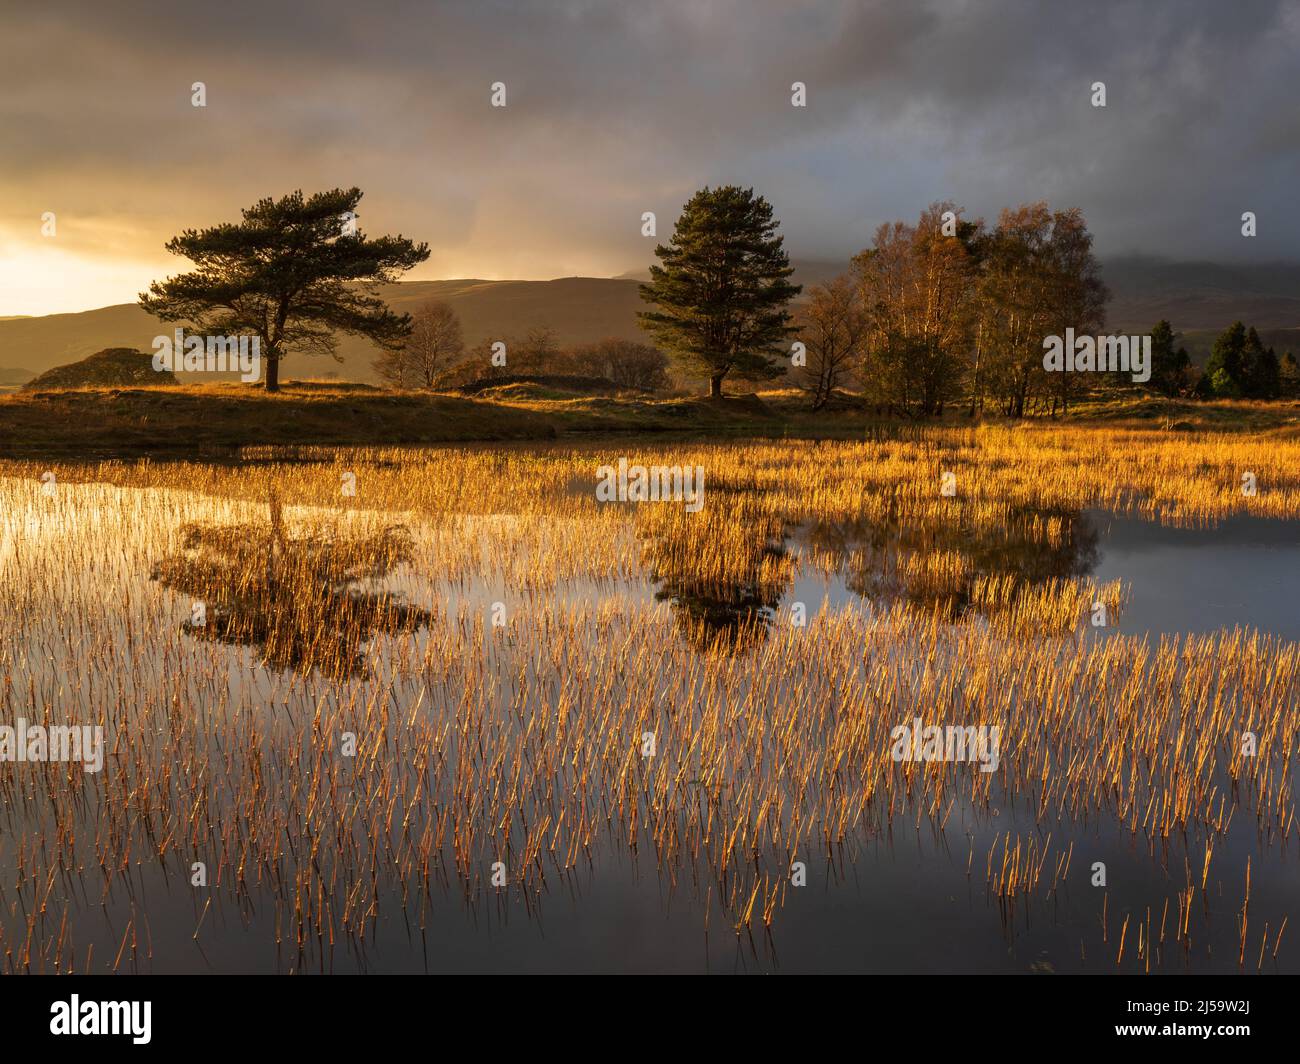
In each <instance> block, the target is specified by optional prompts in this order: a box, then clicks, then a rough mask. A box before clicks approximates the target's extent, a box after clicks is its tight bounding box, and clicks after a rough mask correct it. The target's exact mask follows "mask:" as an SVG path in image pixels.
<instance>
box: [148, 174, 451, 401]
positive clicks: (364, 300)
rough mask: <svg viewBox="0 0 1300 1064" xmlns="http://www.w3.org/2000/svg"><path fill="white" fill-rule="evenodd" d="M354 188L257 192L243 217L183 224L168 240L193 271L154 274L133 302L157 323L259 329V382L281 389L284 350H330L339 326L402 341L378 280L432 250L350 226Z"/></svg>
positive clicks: (403, 329) (402, 318)
mask: <svg viewBox="0 0 1300 1064" xmlns="http://www.w3.org/2000/svg"><path fill="white" fill-rule="evenodd" d="M361 195H362V193H361V190H360V189H359V188H352V189H346V190H344V189H339V188H336V189H333V190H332V191H329V192H318V193H316V194H315V195H313V196H311V197H310V198H304V197H303V194H302V192H301V191H298V192H294V193H291V194H290V195H288V196H285V197H284V198H282V199H278V200H272V199H263V200H259V201H258V202H257V203H256V204H254V205H253V206H252V207H249V208H248V209H246V210H245V211H243V212H242V213H243V221H242V222H227V223H225V224H223V225H218V226H214V227H213V228H211V229H203V230H194V229H187V230H185V232H183V233H181V235H180V236H177V237H173V238H172V239H171V240H170V241H168V243H167V245H166V247H167V250H168V251H170V252H171V253H172V254H173V255H181V256H183V257H184V258H187V259H189V260H190V261H192V262H193V263H194V264H195V265H196V266H197V267H198V269H196V270H194V271H193V272H191V273H186V274H181V275H180V276H179V277H169V278H168V279H167V280H166V281H155V282H154V283H153V284H152V285H150V286H149V291H148V292H142V293H140V306H141V307H143V308H144V309H145V310H146V311H148V313H150V314H152V315H154V316H155V317H158V318H161V319H162V320H163V321H187V322H190V323H191V325H192V327H193V328H195V329H198V330H202V331H204V332H207V333H212V334H217V335H222V336H236V335H240V334H246V335H251V336H256V337H258V338H259V340H260V341H261V354H262V360H263V362H264V363H265V365H266V390H267V391H268V392H275V391H279V387H280V377H279V369H280V359H282V358H283V357H284V356H285V354H286V353H288V352H289V351H305V352H308V353H311V354H330V355H332V354H333V353H334V351H335V349H336V347H337V345H338V341H337V339H336V338H335V335H334V334H335V333H336V332H344V333H350V334H352V335H354V336H364V337H367V338H369V339H370V340H372V341H374V342H375V343H376V344H378V345H379V346H380V347H382V348H390V349H391V348H393V347H396V346H399V345H400V344H401V342H402V341H403V340H404V339H405V338H406V336H407V335H408V334H409V332H410V328H411V318H410V315H408V314H394V313H393V312H392V311H391V310H389V309H388V306H387V305H386V304H385V303H384V301H383V300H382V299H379V298H378V297H377V296H376V295H375V294H374V289H375V286H376V285H378V284H387V283H391V282H392V281H395V280H396V279H397V275H398V274H399V273H402V272H403V271H405V270H409V269H410V268H411V267H413V266H415V265H417V264H419V263H421V262H423V261H424V260H425V259H427V258H428V257H429V246H428V245H427V244H414V243H412V242H411V241H409V240H407V239H405V238H404V237H402V236H382V237H378V238H377V239H374V240H370V239H367V238H366V237H365V236H363V235H362V233H361V231H360V230H359V229H357V228H356V227H355V224H354V223H355V219H356V208H357V204H358V203H359V202H360V201H361Z"/></svg>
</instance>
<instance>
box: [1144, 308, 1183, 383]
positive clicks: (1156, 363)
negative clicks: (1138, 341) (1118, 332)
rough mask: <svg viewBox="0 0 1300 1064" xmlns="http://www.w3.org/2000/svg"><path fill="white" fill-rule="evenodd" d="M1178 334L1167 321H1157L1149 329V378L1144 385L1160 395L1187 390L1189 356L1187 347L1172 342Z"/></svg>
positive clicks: (1176, 339) (1174, 341) (1175, 340)
mask: <svg viewBox="0 0 1300 1064" xmlns="http://www.w3.org/2000/svg"><path fill="white" fill-rule="evenodd" d="M1177 341H1178V335H1177V333H1175V332H1174V330H1173V326H1171V325H1170V324H1169V322H1167V321H1163V320H1161V321H1158V322H1156V324H1155V326H1154V327H1153V328H1152V329H1151V379H1150V380H1149V381H1148V382H1147V384H1146V387H1148V388H1150V389H1151V390H1152V391H1157V392H1159V393H1160V394H1161V395H1167V396H1171V397H1172V396H1176V395H1182V394H1183V393H1184V392H1185V391H1187V387H1188V372H1189V370H1190V369H1191V365H1192V360H1191V356H1189V355H1188V354H1187V348H1185V347H1179V348H1177V350H1175V348H1174V344H1175V343H1177Z"/></svg>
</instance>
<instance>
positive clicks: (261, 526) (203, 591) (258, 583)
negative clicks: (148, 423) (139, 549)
mask: <svg viewBox="0 0 1300 1064" xmlns="http://www.w3.org/2000/svg"><path fill="white" fill-rule="evenodd" d="M268 509H269V518H268V520H267V521H266V522H248V523H243V524H216V523H209V522H204V523H195V524H187V525H184V526H182V527H181V529H180V530H179V531H180V535H181V550H180V551H179V552H178V553H176V554H173V555H171V556H169V557H167V558H165V559H163V561H161V562H159V563H158V564H156V565H155V566H154V568H153V572H152V574H151V576H152V578H153V579H155V580H157V581H159V582H160V583H162V584H163V585H164V586H166V587H168V588H171V589H172V590H175V591H181V592H184V593H186V594H188V595H191V596H193V597H194V598H195V600H196V601H197V602H198V603H201V604H202V608H201V610H200V611H198V613H197V615H196V616H194V617H192V618H191V620H189V621H186V622H185V623H184V624H182V625H181V629H182V631H184V632H185V633H186V634H187V635H190V636H193V637H195V638H198V639H212V640H216V641H218V642H221V643H226V644H233V645H238V646H256V647H258V648H260V650H261V652H262V659H263V663H264V664H267V665H270V666H272V667H274V668H281V669H286V668H292V669H298V670H301V671H304V672H306V671H310V670H312V669H316V670H318V671H319V672H321V673H322V674H323V675H325V676H327V677H329V678H331V679H335V680H341V679H344V678H346V677H348V676H355V675H362V674H364V673H365V671H366V668H365V658H364V655H363V650H364V646H365V644H366V643H368V641H369V640H370V639H371V638H372V637H373V636H374V635H376V634H379V633H384V634H396V633H398V632H403V631H412V630H414V629H416V628H421V627H424V626H426V625H428V624H429V623H430V621H431V620H432V619H433V618H432V615H431V614H430V613H428V611H426V610H423V609H420V608H419V607H416V606H411V605H408V604H406V603H404V602H403V601H402V600H401V597H400V596H398V595H396V594H395V593H393V592H390V591H387V590H384V589H382V588H378V587H376V586H375V584H376V582H377V581H380V580H382V579H383V578H384V577H386V576H387V575H389V574H390V573H391V572H392V571H393V570H394V569H395V568H396V567H397V566H398V565H400V564H402V563H404V562H408V561H410V559H411V555H412V542H411V536H410V533H409V532H408V531H407V530H406V528H404V527H403V526H400V525H394V526H390V527H388V528H385V529H383V530H382V531H380V532H378V533H375V534H372V535H364V536H348V535H344V534H341V533H339V532H338V531H336V530H328V531H318V532H305V533H302V534H297V535H290V534H289V533H288V532H287V531H286V530H285V527H284V520H283V515H282V508H281V504H280V501H279V499H278V497H276V496H274V495H273V496H272V497H271V499H270V501H269V504H268Z"/></svg>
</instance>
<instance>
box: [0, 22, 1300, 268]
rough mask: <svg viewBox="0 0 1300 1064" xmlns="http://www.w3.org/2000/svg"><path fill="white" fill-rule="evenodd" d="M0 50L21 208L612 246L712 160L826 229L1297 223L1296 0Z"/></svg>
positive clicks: (619, 251) (815, 249)
mask: <svg viewBox="0 0 1300 1064" xmlns="http://www.w3.org/2000/svg"><path fill="white" fill-rule="evenodd" d="M0 50H2V52H3V60H4V61H3V63H2V64H0V89H2V90H3V91H0V151H2V152H3V158H4V169H3V171H0V182H2V183H3V191H4V194H5V197H6V202H7V204H8V207H7V210H4V211H3V212H0V220H3V221H4V222H11V220H12V218H13V217H15V216H21V217H29V216H30V215H31V212H32V211H36V213H37V214H39V212H40V211H41V210H44V209H47V207H48V205H49V204H50V203H52V202H57V203H58V204H59V205H60V206H61V207H62V208H63V209H64V210H65V211H67V212H70V213H72V214H74V215H76V214H81V215H83V216H87V217H99V218H102V219H115V220H117V221H118V222H120V221H121V220H122V219H127V220H128V222H129V224H127V225H125V227H124V226H123V225H122V224H113V225H105V226H103V227H101V228H100V229H98V230H95V231H96V232H99V233H100V234H101V236H100V237H99V238H97V239H101V240H103V239H107V238H106V237H104V236H102V234H105V233H112V234H115V236H114V237H113V239H114V240H116V241H119V242H120V241H121V240H127V239H134V238H133V237H130V236H124V235H123V234H124V233H126V234H138V241H139V243H138V247H139V248H140V249H144V248H156V247H158V246H160V245H161V243H162V241H163V240H165V239H166V237H167V236H169V235H171V232H173V231H174V230H175V228H176V227H177V226H178V225H182V224H185V225H188V224H195V225H197V224H205V223H209V222H211V221H214V220H216V219H218V218H224V217H227V216H230V215H232V214H233V213H234V211H235V210H236V209H237V208H238V207H240V206H243V205H246V204H247V203H248V202H251V201H252V200H253V199H255V198H257V197H260V196H263V195H270V194H280V193H283V192H285V191H287V190H289V189H291V188H296V187H303V188H306V189H313V188H318V187H324V186H327V185H334V184H359V185H361V186H362V187H363V188H364V189H365V190H366V192H367V198H366V201H365V202H364V204H363V207H364V208H365V210H366V215H365V217H364V218H363V223H364V224H365V225H366V227H367V228H369V229H371V230H376V231H377V230H379V229H384V230H399V229H400V230H401V231H402V232H404V233H406V234H408V235H412V236H416V237H418V238H420V239H426V240H428V241H429V242H430V243H431V244H433V245H434V247H435V249H436V252H435V258H434V259H433V260H432V261H431V263H430V266H429V271H428V272H430V273H431V274H437V273H445V272H447V270H455V269H457V268H460V264H469V266H468V267H466V268H465V269H462V272H468V270H470V269H472V270H475V271H477V272H479V273H487V272H489V270H490V271H491V272H492V273H495V274H498V275H508V274H514V275H521V274H531V275H534V276H540V275H553V274H555V273H559V272H577V271H583V272H599V271H601V270H605V271H606V272H612V271H615V270H618V269H622V268H625V267H628V266H633V265H636V264H639V263H643V262H645V261H646V260H647V259H648V258H649V255H650V246H651V242H649V241H646V240H643V239H642V238H641V237H640V236H639V234H638V228H639V224H640V213H641V211H643V210H654V211H656V212H658V213H659V217H660V224H661V227H662V228H661V233H662V232H663V231H666V229H667V228H668V227H669V226H670V225H671V221H672V219H673V217H674V216H675V213H676V211H677V209H678V208H679V207H680V205H681V203H682V202H683V201H684V200H685V199H686V198H687V196H689V194H690V193H691V192H692V191H693V190H694V189H695V188H697V187H699V186H700V185H703V184H705V183H716V182H719V181H734V182H743V183H745V184H748V185H754V186H755V187H757V188H758V189H759V190H760V191H763V192H764V193H765V194H767V195H768V196H769V198H771V199H772V200H773V202H774V203H775V205H776V207H777V213H778V215H779V216H780V217H781V219H782V221H783V226H784V230H785V232H786V233H787V237H788V244H789V245H790V246H791V248H792V250H794V251H795V253H796V254H799V255H802V256H805V257H823V258H831V257H836V258H839V257H845V256H847V255H848V254H849V253H851V252H852V251H854V250H856V249H857V248H859V247H861V246H862V245H864V244H865V243H866V242H867V241H868V240H869V239H870V235H871V233H872V231H873V230H874V228H875V226H876V225H878V224H879V223H880V222H882V221H886V220H889V219H892V218H895V217H909V218H910V217H915V215H916V214H917V213H918V211H919V210H920V208H921V207H923V206H924V205H925V204H926V203H927V202H929V201H930V200H933V199H939V198H951V199H953V200H955V201H957V202H958V203H961V204H963V205H964V206H965V207H966V209H967V211H968V213H969V214H971V215H983V216H985V217H988V218H990V219H991V218H993V217H995V216H996V213H997V211H998V209H999V208H1000V207H1003V206H1007V205H1010V204H1012V203H1015V202H1018V201H1021V200H1031V199H1040V198H1042V199H1047V200H1048V201H1049V203H1051V204H1052V205H1053V206H1061V207H1064V206H1079V207H1081V208H1082V209H1083V210H1084V213H1085V215H1086V217H1087V218H1088V221H1089V224H1090V226H1091V228H1092V229H1093V231H1094V232H1095V233H1096V235H1097V238H1098V248H1099V250H1100V251H1101V252H1102V253H1103V254H1116V253H1121V252H1127V251H1141V252H1147V253H1152V254H1163V255H1172V256H1181V257H1187V256H1213V257H1217V258H1242V257H1255V258H1260V257H1267V256H1274V257H1280V256H1291V255H1294V253H1295V250H1296V248H1297V247H1298V246H1300V240H1298V239H1297V238H1298V237H1300V225H1297V223H1296V221H1295V220H1294V216H1295V199H1296V188H1297V187H1298V184H1300V183H1298V182H1297V178H1298V177H1300V165H1298V163H1300V118H1298V117H1297V105H1296V99H1295V86H1296V85H1297V84H1300V11H1298V10H1297V3H1296V2H1295V0H1288V2H1282V0H1278V2H1263V0H1260V2H1248V3H1234V4H1226V3H1222V2H1213V0H1163V2H1147V3H1142V4H1133V3H1130V2H1119V0H1116V2H1105V0H1090V2H1088V3H1082V4H1069V3H1042V2H1039V3H1028V2H1014V0H1004V2H982V3H960V2H952V3H915V2H911V3H894V4H871V3H834V2H814V3H799V2H791V0H780V2H757V3H756V2H740V0H736V2H725V3H724V2H707V0H686V2H681V3H660V4H653V3H637V4H631V3H594V2H593V3H579V2H570V3H523V2H519V3H492V2H477V3H441V4H428V3H422V4H415V3H401V4H376V5H373V6H364V5H357V4H352V3H340V2H335V0H325V2H315V3H312V4H305V3H304V4H299V5H292V7H290V6H289V5H282V4H275V3H270V2H265V0H263V2H257V3H250V2H246V0H238V2H234V3H204V4H187V5H161V4H132V3H126V4H113V5H107V4H93V5H85V6H82V7H79V8H76V9H75V11H74V9H71V8H69V7H67V6H66V5H65V6H63V7H62V8H61V9H59V10H58V11H57V12H56V11H55V10H53V9H40V8H36V7H33V10H31V11H30V12H26V13H23V12H18V13H11V14H9V15H8V16H7V18H6V33H5V36H4V40H3V44H0ZM196 80H201V81H204V82H205V83H206V84H207V87H208V97H209V106H208V107H207V108H206V109H204V110H197V109H195V108H192V107H191V106H190V103H189V93H190V89H189V86H190V84H191V82H193V81H196ZM796 80H797V81H803V82H805V83H806V84H807V86H808V107H807V108H805V109H795V108H792V107H791V106H790V84H791V82H793V81H796ZM494 81H504V82H505V83H506V85H507V89H508V93H509V106H508V107H507V108H506V109H505V110H504V111H500V110H493V109H492V108H490V107H489V106H488V86H489V85H490V84H491V83H492V82H494ZM1094 81H1104V82H1105V83H1106V87H1107V95H1108V106H1107V107H1106V108H1105V109H1098V108H1094V107H1092V106H1091V105H1090V102H1089V96H1090V88H1089V87H1090V85H1091V84H1092V82H1094ZM1244 210H1253V211H1256V212H1257V213H1258V216H1259V225H1260V235H1259V237H1258V238H1256V240H1255V241H1254V242H1249V241H1246V240H1244V239H1243V238H1242V237H1241V236H1240V232H1239V230H1240V215H1241V213H1242V211H1244ZM87 231H88V232H89V231H91V230H90V229H89V228H88V229H87ZM114 247H116V245H114ZM85 250H86V251H87V253H94V251H95V250H96V249H95V248H94V247H92V246H90V245H87V247H86V249H85ZM101 250H103V251H104V252H105V253H107V252H108V251H109V250H110V249H109V248H108V246H107V245H104V247H103V248H102V249H101Z"/></svg>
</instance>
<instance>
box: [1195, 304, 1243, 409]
mask: <svg viewBox="0 0 1300 1064" xmlns="http://www.w3.org/2000/svg"><path fill="white" fill-rule="evenodd" d="M1245 357H1246V326H1244V325H1243V324H1242V323H1241V322H1239V321H1234V322H1233V323H1232V324H1231V325H1229V326H1228V327H1227V328H1226V329H1224V330H1223V332H1222V333H1220V334H1219V336H1218V338H1217V339H1216V340H1215V341H1214V348H1213V350H1211V351H1210V360H1209V361H1208V362H1207V363H1206V364H1205V373H1204V376H1203V377H1202V380H1203V381H1205V382H1208V384H1207V385H1206V386H1205V387H1203V388H1202V391H1205V390H1208V392H1209V394H1210V395H1213V396H1216V397H1218V398H1220V399H1233V398H1237V397H1239V396H1241V395H1242V394H1243V393H1244V391H1245V389H1244V384H1245Z"/></svg>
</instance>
